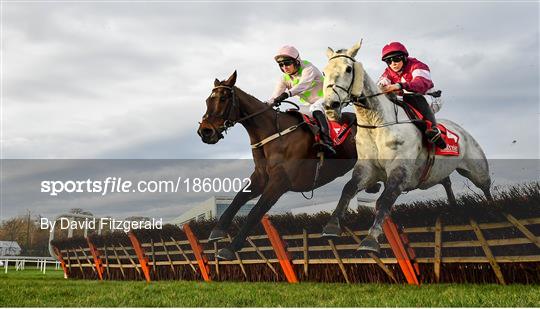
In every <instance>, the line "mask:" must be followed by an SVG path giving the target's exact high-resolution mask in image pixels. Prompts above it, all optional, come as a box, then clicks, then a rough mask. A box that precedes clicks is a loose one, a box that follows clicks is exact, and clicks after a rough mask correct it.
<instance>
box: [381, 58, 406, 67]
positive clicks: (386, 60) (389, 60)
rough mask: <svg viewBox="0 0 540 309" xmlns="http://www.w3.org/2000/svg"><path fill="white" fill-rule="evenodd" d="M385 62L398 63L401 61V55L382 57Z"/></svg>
mask: <svg viewBox="0 0 540 309" xmlns="http://www.w3.org/2000/svg"><path fill="white" fill-rule="evenodd" d="M383 61H384V62H386V64H388V65H390V64H392V62H395V63H398V62H401V61H403V56H394V57H388V58H384V59H383Z"/></svg>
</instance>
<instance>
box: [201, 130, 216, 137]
mask: <svg viewBox="0 0 540 309" xmlns="http://www.w3.org/2000/svg"><path fill="white" fill-rule="evenodd" d="M212 134H214V130H212V129H209V128H204V129H202V130H201V136H203V137H210V136H212Z"/></svg>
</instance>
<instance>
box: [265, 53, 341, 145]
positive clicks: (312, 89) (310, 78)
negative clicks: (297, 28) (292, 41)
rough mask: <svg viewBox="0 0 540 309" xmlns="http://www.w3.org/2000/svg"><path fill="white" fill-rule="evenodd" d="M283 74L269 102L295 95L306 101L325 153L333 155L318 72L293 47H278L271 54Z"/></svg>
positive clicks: (321, 77)
mask: <svg viewBox="0 0 540 309" xmlns="http://www.w3.org/2000/svg"><path fill="white" fill-rule="evenodd" d="M274 59H275V60H276V62H277V63H278V65H279V69H280V70H281V72H283V75H282V76H281V77H280V78H279V80H278V82H277V84H276V87H275V89H274V92H273V93H272V97H271V98H270V99H269V100H268V102H269V103H279V102H281V101H283V100H285V99H287V98H289V97H293V96H298V98H299V99H300V101H301V102H303V103H306V104H309V105H310V106H309V110H310V112H311V113H312V114H313V117H314V118H315V119H316V120H317V122H318V123H319V126H320V127H321V143H320V145H321V146H322V147H323V150H324V151H325V153H327V154H329V155H333V154H335V153H336V152H335V150H334V148H333V147H332V141H331V139H330V134H329V131H328V123H327V122H326V117H325V115H324V109H323V102H324V99H323V82H324V78H323V76H322V73H321V71H319V69H317V68H316V67H315V66H314V65H313V64H311V63H310V62H309V61H306V60H302V59H300V53H299V52H298V50H297V49H296V48H294V47H293V46H289V45H285V46H283V47H281V48H280V49H279V50H278V52H277V54H276V56H275V57H274Z"/></svg>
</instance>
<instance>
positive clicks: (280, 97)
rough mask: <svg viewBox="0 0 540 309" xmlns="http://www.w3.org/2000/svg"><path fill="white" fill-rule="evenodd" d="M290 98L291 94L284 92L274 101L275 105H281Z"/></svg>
mask: <svg viewBox="0 0 540 309" xmlns="http://www.w3.org/2000/svg"><path fill="white" fill-rule="evenodd" d="M288 97H289V94H288V93H287V92H283V93H282V94H280V95H279V96H278V97H277V98H275V99H274V104H277V103H280V102H281V101H283V100H285V99H286V98H288Z"/></svg>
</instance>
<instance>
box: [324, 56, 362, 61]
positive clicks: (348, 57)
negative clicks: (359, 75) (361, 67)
mask: <svg viewBox="0 0 540 309" xmlns="http://www.w3.org/2000/svg"><path fill="white" fill-rule="evenodd" d="M335 58H347V59H349V60H351V61H352V62H356V59H354V58H353V57H350V56H347V55H343V54H339V55H335V56H332V57H331V58H330V59H328V61H330V60H332V59H335Z"/></svg>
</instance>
